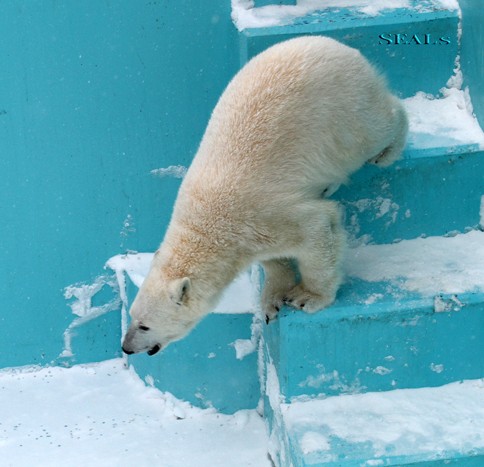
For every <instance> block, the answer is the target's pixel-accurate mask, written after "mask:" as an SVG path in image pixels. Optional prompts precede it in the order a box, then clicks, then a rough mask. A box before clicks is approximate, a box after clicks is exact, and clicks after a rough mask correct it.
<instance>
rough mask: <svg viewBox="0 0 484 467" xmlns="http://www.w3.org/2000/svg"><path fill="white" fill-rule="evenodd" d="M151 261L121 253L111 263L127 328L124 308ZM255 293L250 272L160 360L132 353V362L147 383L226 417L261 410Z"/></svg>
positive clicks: (158, 355)
mask: <svg viewBox="0 0 484 467" xmlns="http://www.w3.org/2000/svg"><path fill="white" fill-rule="evenodd" d="M151 258H152V254H147V253H142V254H129V255H120V256H116V257H114V258H111V259H110V260H109V261H108V263H107V266H108V267H109V268H110V269H112V270H114V271H115V272H116V275H117V277H118V281H119V285H120V291H121V297H122V298H123V301H124V304H123V314H124V319H123V326H122V327H123V328H124V329H126V320H127V316H126V314H127V312H126V310H127V309H129V306H130V304H131V303H132V302H133V300H134V297H135V295H136V293H137V292H138V287H139V286H140V285H141V283H142V281H143V280H144V277H146V274H147V273H148V269H149V265H150V262H151ZM253 294H254V292H253V288H252V286H251V281H250V277H249V273H245V274H243V275H242V276H240V277H239V278H238V279H237V280H236V281H235V282H234V283H233V284H232V285H231V286H230V287H229V288H228V290H227V291H226V293H225V295H224V297H223V298H222V300H221V302H220V304H219V305H218V307H217V308H216V309H215V310H214V312H212V313H210V314H209V315H208V316H206V317H205V318H204V319H203V320H202V321H201V322H200V323H199V324H198V325H197V326H196V328H195V329H194V330H193V331H192V332H191V333H190V334H189V335H188V336H187V337H185V338H184V339H183V340H181V341H178V342H174V343H172V344H170V346H168V347H167V348H166V349H164V350H163V352H160V353H159V354H157V355H156V356H152V357H150V356H148V355H147V354H138V355H130V356H129V357H127V360H128V363H129V364H130V365H132V366H133V367H134V368H135V370H136V372H137V373H138V375H139V376H140V377H141V378H143V379H144V380H145V382H146V383H147V384H149V385H152V386H155V387H157V388H158V389H160V390H161V391H168V392H170V393H172V394H173V395H175V397H177V398H179V399H183V400H186V401H188V402H190V403H191V404H193V405H195V406H197V407H202V408H207V407H213V408H215V409H217V410H219V411H220V412H223V413H234V412H236V411H237V410H243V409H253V408H255V407H257V405H258V403H259V399H260V384H259V374H258V370H257V364H258V355H257V349H258V336H259V334H260V332H259V326H258V325H257V323H256V319H255V317H254V314H253V313H252V311H253V309H254V299H255V297H254V295H253ZM119 346H121V343H120V344H119Z"/></svg>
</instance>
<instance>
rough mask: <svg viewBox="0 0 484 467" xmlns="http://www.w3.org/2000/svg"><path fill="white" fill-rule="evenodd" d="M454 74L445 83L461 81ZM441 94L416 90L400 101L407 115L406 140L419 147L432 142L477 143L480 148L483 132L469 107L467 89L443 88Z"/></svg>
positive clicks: (426, 146)
mask: <svg viewBox="0 0 484 467" xmlns="http://www.w3.org/2000/svg"><path fill="white" fill-rule="evenodd" d="M459 81H460V80H459V78H458V77H457V78H456V77H455V76H454V78H453V80H452V81H451V82H449V84H451V85H453V86H458V85H459V84H462V83H460V82H459ZM441 92H442V95H443V97H440V98H436V97H435V96H432V95H430V94H425V93H423V92H418V93H417V94H416V95H415V96H413V97H409V98H407V99H404V100H403V101H402V102H403V104H404V106H405V108H406V110H407V113H408V117H409V126H410V132H409V136H408V143H409V145H410V146H412V147H414V148H419V149H425V148H431V147H436V145H440V146H444V145H460V144H478V145H479V147H481V148H484V133H483V131H482V129H481V127H480V126H479V123H478V121H477V119H476V117H475V116H474V115H473V114H472V111H470V110H469V109H470V108H472V107H471V104H470V98H469V94H468V91H463V90H461V89H458V88H457V87H452V88H443V89H442V90H441Z"/></svg>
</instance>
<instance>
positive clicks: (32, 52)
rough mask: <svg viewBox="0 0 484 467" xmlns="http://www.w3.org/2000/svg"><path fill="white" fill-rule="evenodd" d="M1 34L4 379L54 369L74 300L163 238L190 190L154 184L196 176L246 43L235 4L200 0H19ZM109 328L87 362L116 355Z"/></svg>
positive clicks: (0, 14) (0, 356)
mask: <svg viewBox="0 0 484 467" xmlns="http://www.w3.org/2000/svg"><path fill="white" fill-rule="evenodd" d="M0 29H1V31H2V46H1V47H0V62H1V63H2V66H1V67H0V151H1V157H0V173H1V174H2V182H1V183H0V200H1V203H0V218H1V219H2V224H1V227H0V238H1V241H0V258H1V261H2V267H1V268H0V308H1V310H2V311H1V312H0V327H1V330H2V331H1V339H0V367H5V366H16V365H24V364H31V363H41V364H48V363H50V362H52V361H55V360H56V358H57V356H58V355H59V353H60V352H61V351H62V348H63V341H62V337H63V332H64V330H65V329H66V328H67V326H68V325H69V323H70V322H71V321H72V319H73V318H74V316H73V315H72V314H71V312H70V309H69V307H68V306H67V302H66V300H65V299H64V297H63V289H64V287H66V286H68V285H70V284H73V283H76V282H86V283H91V282H92V281H93V279H94V278H95V277H96V276H97V275H99V274H101V273H102V270H103V269H102V268H103V265H104V262H105V261H106V259H108V258H110V257H112V256H114V255H115V254H117V253H120V252H124V251H126V250H127V249H131V250H140V251H153V250H154V249H155V248H156V247H157V246H158V244H159V242H160V241H161V239H162V238H163V233H164V229H165V227H166V225H167V223H168V221H169V218H170V215H171V209H172V205H173V201H174V199H175V195H176V191H177V188H178V185H179V180H175V179H170V178H164V179H159V178H156V177H154V176H152V175H151V174H150V171H151V170H152V169H156V168H160V167H166V166H169V165H174V164H181V165H188V164H189V163H190V161H191V158H192V157H193V155H194V153H195V152H196V149H197V147H198V144H199V142H200V138H201V136H202V134H203V131H204V129H205V126H206V123H207V121H208V118H209V116H210V112H211V110H212V108H213V106H214V105H215V103H216V101H217V99H218V97H219V95H220V93H221V92H222V90H223V88H224V87H225V86H226V84H227V82H228V81H229V79H230V78H231V77H232V75H233V74H234V73H235V71H236V69H237V67H238V57H237V54H236V53H234V50H236V39H237V35H236V30H235V28H234V27H233V25H232V23H231V20H230V2H228V1H227V2H222V1H220V2H208V3H207V2H193V1H189V0H164V1H152V2H126V1H121V0H114V1H110V2H100V1H98V0H86V1H82V2H78V1H76V0H66V1H63V2H43V1H38V0H36V1H29V2H25V1H23V0H12V1H9V2H2V3H1V5H0ZM128 216H131V217H130V218H128ZM127 219H128V221H130V224H131V225H130V226H129V227H125V225H124V224H125V221H126V220H127ZM106 319H108V320H110V319H111V318H106ZM109 323H110V324H109V326H111V325H112V326H113V327H114V328H113V330H112V333H113V336H116V338H113V339H112V340H111V339H108V340H105V339H104V338H97V337H94V335H91V334H90V333H87V332H86V333H85V334H84V332H83V331H79V337H78V344H77V345H78V349H81V348H83V347H84V346H87V347H90V348H91V349H92V351H89V356H88V358H89V359H94V360H100V359H103V358H106V357H110V358H112V357H114V356H116V355H118V352H119V346H118V342H117V341H118V337H119V324H118V325H115V323H112V322H111V321H109ZM103 332H104V331H103ZM106 332H107V329H106ZM82 339H85V340H86V342H85V343H84V344H83V343H82V342H81V340H82ZM96 347H97V350H96ZM81 354H82V352H81ZM78 357H79V360H85V358H84V357H86V356H82V355H78ZM86 358H87V357H86Z"/></svg>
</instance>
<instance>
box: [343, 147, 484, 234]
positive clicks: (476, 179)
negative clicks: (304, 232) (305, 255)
mask: <svg viewBox="0 0 484 467" xmlns="http://www.w3.org/2000/svg"><path fill="white" fill-rule="evenodd" d="M414 155H415V153H413V154H407V156H408V158H405V159H403V160H402V161H400V162H398V163H397V164H394V165H393V166H391V167H389V168H387V169H383V170H382V169H380V168H378V167H373V166H366V167H364V168H363V169H362V170H360V171H359V172H357V173H356V174H354V175H353V176H352V177H351V180H350V183H349V184H348V185H347V186H345V187H342V188H340V190H339V191H338V192H337V193H336V194H335V196H334V198H335V199H337V200H338V201H341V204H342V206H343V209H344V213H345V218H346V229H347V231H348V232H349V234H350V236H351V237H353V238H361V237H363V236H366V237H367V241H370V242H372V243H392V242H393V241H395V240H402V239H411V238H417V237H419V236H422V235H427V236H435V235H445V234H448V233H449V232H465V231H466V230H468V229H474V228H477V227H478V225H479V221H480V218H479V209H480V203H481V196H482V195H483V194H484V152H482V151H481V152H468V153H463V154H452V153H451V154H446V151H445V150H444V151H443V153H441V154H440V155H438V156H434V155H431V156H430V157H414ZM361 200H367V201H368V202H366V203H365V202H364V201H363V202H362V201H361ZM385 200H386V201H385ZM442 200H445V205H443V204H442ZM463 200H465V202H463ZM384 201H385V202H389V203H390V207H389V209H388V211H387V212H385V214H383V215H381V212H380V207H381V203H382V202H384Z"/></svg>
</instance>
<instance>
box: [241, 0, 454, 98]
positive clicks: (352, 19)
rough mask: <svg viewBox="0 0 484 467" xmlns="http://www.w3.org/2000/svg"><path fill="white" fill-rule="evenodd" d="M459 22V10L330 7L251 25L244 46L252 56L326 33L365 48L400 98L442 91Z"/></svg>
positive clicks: (451, 63)
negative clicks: (372, 11)
mask: <svg viewBox="0 0 484 467" xmlns="http://www.w3.org/2000/svg"><path fill="white" fill-rule="evenodd" d="M419 3H422V2H419ZM457 25H458V16H457V12H456V11H445V10H443V11H442V10H437V11H433V10H429V11H424V12H417V11H416V10H414V9H399V10H395V11H393V12H391V13H388V14H382V15H378V16H367V15H364V14H362V13H358V12H355V11H352V10H348V9H344V8H338V9H331V8H329V9H327V10H324V11H320V12H315V13H314V14H311V15H309V16H307V17H303V18H298V19H296V20H295V21H294V23H292V24H290V25H287V26H274V27H267V28H251V29H246V30H244V31H242V32H241V33H240V35H241V49H242V56H243V57H244V58H245V59H247V58H251V57H253V56H254V55H257V54H258V53H260V52H261V51H262V50H264V49H266V48H267V47H269V46H271V45H273V44H275V43H277V42H281V41H283V40H286V39H289V38H291V37H294V36H298V35H312V34H319V35H326V36H329V37H332V38H334V39H337V40H339V41H341V42H343V43H345V44H347V45H349V46H352V47H356V48H357V49H359V50H360V51H361V52H362V53H363V54H364V55H365V56H366V57H367V58H368V59H369V60H370V61H371V63H372V64H374V65H375V66H376V67H377V68H378V69H380V70H381V71H382V72H383V73H384V74H385V75H386V76H387V78H388V81H389V83H390V86H391V88H392V89H394V90H395V92H396V93H398V94H399V96H400V97H409V96H412V95H414V94H415V93H416V92H417V91H424V92H426V93H430V94H438V91H439V89H440V88H442V87H443V86H445V83H446V82H447V80H448V79H449V77H450V76H451V75H452V73H453V69H454V60H455V57H456V55H457V51H458V40H457ZM398 34H399V35H400V36H398V39H397V35H398ZM426 34H428V35H429V36H428V38H429V39H428V40H427V42H428V44H425V42H426V39H425V37H426ZM382 35H383V36H382ZM415 36H416V38H415ZM441 38H445V40H444V41H441V40H440V39H441ZM390 41H391V42H390ZM418 41H420V42H422V43H420V44H419V43H418ZM397 42H398V43H397ZM422 64H425V67H424V69H423V68H422Z"/></svg>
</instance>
